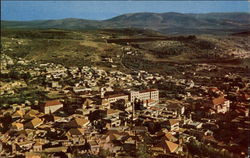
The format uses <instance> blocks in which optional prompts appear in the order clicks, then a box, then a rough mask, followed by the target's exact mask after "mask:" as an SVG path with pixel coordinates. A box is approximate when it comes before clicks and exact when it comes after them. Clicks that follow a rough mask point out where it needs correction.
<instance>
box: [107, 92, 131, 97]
mask: <svg viewBox="0 0 250 158" xmlns="http://www.w3.org/2000/svg"><path fill="white" fill-rule="evenodd" d="M122 96H124V97H126V96H128V95H127V94H123V93H121V94H113V95H109V96H107V97H106V98H116V97H122Z"/></svg>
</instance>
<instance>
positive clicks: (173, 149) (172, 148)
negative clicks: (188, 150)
mask: <svg viewBox="0 0 250 158" xmlns="http://www.w3.org/2000/svg"><path fill="white" fill-rule="evenodd" d="M157 146H159V147H162V148H163V149H164V152H165V153H178V152H179V150H180V147H179V145H178V144H176V143H173V142H170V141H167V140H162V141H161V142H160V143H159V144H158V145H157Z"/></svg>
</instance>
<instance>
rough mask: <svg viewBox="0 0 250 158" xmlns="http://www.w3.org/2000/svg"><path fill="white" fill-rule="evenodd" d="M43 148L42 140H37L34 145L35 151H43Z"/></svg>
mask: <svg viewBox="0 0 250 158" xmlns="http://www.w3.org/2000/svg"><path fill="white" fill-rule="evenodd" d="M42 150H43V144H41V143H40V142H36V143H35V144H34V145H33V151H34V152H39V151H42Z"/></svg>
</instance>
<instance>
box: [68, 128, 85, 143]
mask: <svg viewBox="0 0 250 158" xmlns="http://www.w3.org/2000/svg"><path fill="white" fill-rule="evenodd" d="M65 135H66V136H67V138H68V140H69V141H71V142H72V143H73V144H83V143H85V139H84V137H83V136H84V130H83V129H82V128H71V129H69V130H68V132H67V133H66V134H65Z"/></svg>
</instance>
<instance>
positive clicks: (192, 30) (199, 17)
mask: <svg viewBox="0 0 250 158" xmlns="http://www.w3.org/2000/svg"><path fill="white" fill-rule="evenodd" d="M249 26H250V14H249V13H208V14H181V13H174V12H168V13H131V14H124V15H120V16H117V17H114V18H111V19H107V20H102V21H97V20H84V19H75V18H67V19H60V20H36V21H1V27H2V28H4V29H6V28H8V29H10V28H12V29H51V28H56V29H70V30H81V29H108V28H141V29H152V30H155V31H159V32H162V33H166V34H230V33H236V32H243V31H247V30H249Z"/></svg>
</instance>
